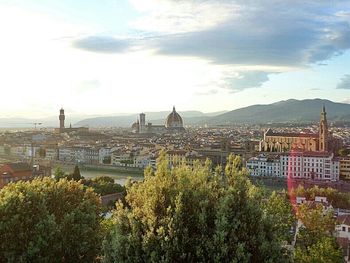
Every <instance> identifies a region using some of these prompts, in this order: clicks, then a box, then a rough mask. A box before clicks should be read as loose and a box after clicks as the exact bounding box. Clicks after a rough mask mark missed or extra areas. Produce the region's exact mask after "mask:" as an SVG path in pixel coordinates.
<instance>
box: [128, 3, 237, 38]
mask: <svg viewBox="0 0 350 263" xmlns="http://www.w3.org/2000/svg"><path fill="white" fill-rule="evenodd" d="M131 2H132V3H133V4H134V6H135V7H137V8H138V9H139V10H142V11H144V12H145V14H144V15H143V16H142V17H141V18H139V19H137V20H136V21H134V22H132V23H130V25H131V26H132V27H134V28H136V29H138V30H143V31H150V32H161V33H172V34H174V33H184V32H194V31H201V30H206V29H209V28H212V27H214V26H216V25H218V24H221V23H223V22H225V21H227V20H228V19H232V18H233V17H239V16H240V9H241V8H240V7H239V6H238V5H236V4H235V3H233V2H221V1H191V0H188V1H181V0H180V1H166V0H149V1H147V0H146V1H145V0H132V1H131Z"/></svg>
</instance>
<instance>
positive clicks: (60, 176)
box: [53, 166, 67, 181]
mask: <svg viewBox="0 0 350 263" xmlns="http://www.w3.org/2000/svg"><path fill="white" fill-rule="evenodd" d="M53 174H54V177H55V179H56V181H59V180H60V179H63V178H66V177H67V175H66V174H65V172H64V171H63V170H62V168H61V167H60V166H57V167H56V169H55V171H54V173H53Z"/></svg>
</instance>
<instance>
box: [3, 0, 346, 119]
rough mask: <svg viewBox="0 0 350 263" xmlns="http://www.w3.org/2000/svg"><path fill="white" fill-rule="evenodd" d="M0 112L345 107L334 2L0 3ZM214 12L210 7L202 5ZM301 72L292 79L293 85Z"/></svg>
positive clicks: (338, 5) (341, 38) (339, 20)
mask: <svg viewBox="0 0 350 263" xmlns="http://www.w3.org/2000/svg"><path fill="white" fill-rule="evenodd" d="M0 7H1V9H0V22H1V23H0V29H1V32H2V41H1V42H0V57H1V60H0V70H1V72H2V74H1V77H0V87H1V91H2V96H3V98H6V99H3V100H2V103H1V105H0V110H1V116H0V117H12V116H24V117H29V116H33V117H39V116H42V117H49V116H53V115H56V112H57V108H61V107H62V106H63V107H64V108H65V109H67V110H69V111H70V112H71V114H77V115H79V114H86V115H104V114H115V113H120V112H130V113H137V112H142V111H145V110H147V111H160V110H167V109H169V108H170V107H171V106H172V105H176V107H177V109H179V110H181V111H186V110H199V111H203V112H215V111H222V110H228V111H229V110H234V109H237V108H241V107H245V106H249V105H254V104H269V103H272V102H277V101H280V100H287V99H290V98H295V99H308V98H327V99H330V100H332V101H336V102H346V103H350V95H349V89H350V72H349V70H348V68H350V52H349V48H350V24H349V23H350V3H347V2H345V1H332V2H330V1H309V2H308V3H302V2H298V3H297V4H296V3H295V1H283V2H281V1H277V0H276V1H261V2H259V3H253V2H248V3H246V1H239V0H237V1H228V0H221V1H220V0H212V1H199V0H198V1H171V0H130V1H127V0H120V1H105V2H104V3H103V4H101V3H100V2H99V1H89V2H87V1H74V3H71V2H69V1H50V2H49V1H41V2H40V4H39V3H38V2H37V1H32V0H26V1H20V0H18V1H5V0H0ZM213 10H215V12H213ZM301 80H302V81H301Z"/></svg>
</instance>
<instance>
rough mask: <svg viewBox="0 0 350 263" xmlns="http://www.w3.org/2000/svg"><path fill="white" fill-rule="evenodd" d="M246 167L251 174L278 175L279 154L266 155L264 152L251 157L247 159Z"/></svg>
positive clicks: (279, 172)
mask: <svg viewBox="0 0 350 263" xmlns="http://www.w3.org/2000/svg"><path fill="white" fill-rule="evenodd" d="M246 167H247V169H248V171H249V173H250V175H251V176H273V177H280V175H281V168H280V158H279V156H271V157H267V156H266V155H264V154H260V155H259V156H256V157H252V158H250V159H249V160H248V161H247V164H246Z"/></svg>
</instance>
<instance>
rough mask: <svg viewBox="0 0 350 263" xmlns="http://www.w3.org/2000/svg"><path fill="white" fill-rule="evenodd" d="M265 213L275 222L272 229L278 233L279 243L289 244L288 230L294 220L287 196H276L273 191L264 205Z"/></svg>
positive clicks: (283, 194)
mask: <svg viewBox="0 0 350 263" xmlns="http://www.w3.org/2000/svg"><path fill="white" fill-rule="evenodd" d="M265 212H266V214H267V216H268V217H270V218H271V220H272V221H273V222H275V224H274V226H273V228H274V231H276V232H277V233H278V235H277V236H278V237H279V238H281V241H286V242H288V243H289V242H290V241H291V238H292V235H291V233H290V230H291V228H292V226H293V224H294V223H295V222H296V219H295V216H294V214H293V207H292V205H291V203H290V201H289V198H288V196H287V194H286V193H282V195H278V194H277V193H276V192H275V191H273V192H272V194H271V196H270V197H269V199H268V201H267V202H266V204H265Z"/></svg>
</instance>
